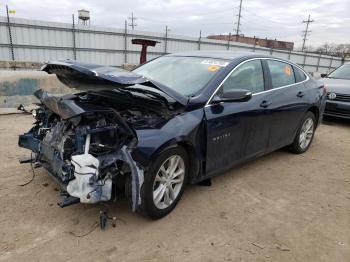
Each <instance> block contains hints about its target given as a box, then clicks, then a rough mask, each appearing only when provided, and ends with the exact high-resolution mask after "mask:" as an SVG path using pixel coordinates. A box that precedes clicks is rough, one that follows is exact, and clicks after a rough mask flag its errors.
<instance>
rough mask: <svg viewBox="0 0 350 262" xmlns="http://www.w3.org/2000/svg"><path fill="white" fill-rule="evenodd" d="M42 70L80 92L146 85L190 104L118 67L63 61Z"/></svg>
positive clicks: (178, 96)
mask: <svg viewBox="0 0 350 262" xmlns="http://www.w3.org/2000/svg"><path fill="white" fill-rule="evenodd" d="M41 70H42V71H45V72H47V73H48V74H56V76H57V78H58V79H59V80H60V81H61V82H62V83H63V84H65V85H67V86H68V87H71V88H76V89H80V90H101V89H105V90H106V89H116V88H123V87H127V86H131V85H135V84H144V85H147V86H151V87H154V88H156V89H158V90H160V91H162V92H163V93H165V94H166V95H168V96H170V97H171V98H173V99H175V100H176V101H177V102H179V103H180V104H182V105H186V104H187V102H188V97H186V96H183V95H181V94H179V93H178V92H176V91H174V90H173V89H171V88H169V87H167V86H164V85H163V84H161V83H158V82H156V81H153V80H152V79H147V78H145V77H143V76H142V75H139V74H136V73H133V72H129V71H126V70H123V69H120V68H116V67H109V66H102V65H94V64H85V63H80V62H77V61H74V60H63V61H54V62H48V63H47V64H45V65H44V66H43V67H42V68H41Z"/></svg>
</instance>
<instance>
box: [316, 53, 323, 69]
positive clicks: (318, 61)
mask: <svg viewBox="0 0 350 262" xmlns="http://www.w3.org/2000/svg"><path fill="white" fill-rule="evenodd" d="M321 56H322V54H320V55H319V56H318V60H317V66H316V72H318V69H319V67H320V62H321Z"/></svg>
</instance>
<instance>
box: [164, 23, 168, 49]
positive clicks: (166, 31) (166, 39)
mask: <svg viewBox="0 0 350 262" xmlns="http://www.w3.org/2000/svg"><path fill="white" fill-rule="evenodd" d="M167 45H168V26H165V37H164V54H165V55H166V53H167V49H168V47H167Z"/></svg>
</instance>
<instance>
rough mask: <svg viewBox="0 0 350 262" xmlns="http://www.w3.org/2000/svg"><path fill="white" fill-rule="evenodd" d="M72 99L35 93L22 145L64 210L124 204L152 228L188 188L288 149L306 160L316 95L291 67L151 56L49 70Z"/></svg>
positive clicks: (319, 92)
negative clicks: (121, 65)
mask: <svg viewBox="0 0 350 262" xmlns="http://www.w3.org/2000/svg"><path fill="white" fill-rule="evenodd" d="M42 70H43V71H45V72H47V73H49V74H56V76H57V77H58V79H59V80H60V81H62V82H63V83H64V84H66V85H67V86H69V87H71V88H74V89H75V91H76V92H75V93H74V92H73V93H74V94H67V95H64V96H61V97H57V96H51V95H49V94H48V93H46V92H44V91H42V90H38V91H36V92H35V94H34V95H35V96H36V97H37V98H38V99H39V101H40V103H39V104H38V105H39V107H38V108H37V109H36V110H33V112H32V113H33V116H34V118H35V123H34V126H33V127H32V129H31V130H30V131H29V132H27V133H25V134H23V135H20V137H19V146H21V147H24V148H27V149H30V150H32V151H33V152H34V154H32V157H31V158H30V159H29V160H28V161H27V162H31V163H32V164H34V165H35V166H36V167H43V168H45V169H46V170H47V171H48V173H49V175H50V176H52V178H53V179H54V180H55V181H56V182H57V183H58V184H59V185H60V186H61V188H62V192H63V195H64V196H65V198H64V199H63V200H62V201H61V202H60V203H59V205H60V206H61V207H65V206H68V205H71V204H74V203H97V202H101V201H109V200H111V199H116V196H118V195H122V196H124V197H126V198H127V199H128V200H129V202H130V205H131V208H132V210H133V211H137V212H139V213H141V214H143V215H146V216H148V217H150V218H153V219H157V218H161V217H163V216H165V215H167V214H168V213H169V212H171V211H172V210H173V209H174V208H175V206H176V204H177V203H178V201H179V200H180V198H181V195H182V193H183V191H184V187H185V185H186V184H188V183H190V184H195V183H199V182H201V181H203V180H206V179H208V178H210V177H212V176H214V175H216V174H219V173H222V172H223V171H225V170H227V169H229V168H231V167H233V166H235V165H237V164H239V163H242V162H245V161H248V160H250V159H253V158H256V157H259V156H261V155H264V154H267V153H269V152H271V151H274V150H277V149H279V148H283V147H288V148H289V149H290V150H291V151H292V152H294V153H297V154H300V153H304V152H305V151H307V150H308V148H309V146H310V144H311V142H312V140H313V136H314V133H315V129H316V127H317V126H318V124H319V123H320V121H321V118H322V113H323V110H324V106H325V94H326V91H325V89H324V86H323V85H322V84H320V83H319V82H317V81H315V80H314V79H313V78H312V77H310V76H309V74H307V73H306V72H305V71H304V70H303V69H302V68H300V67H299V66H298V65H295V64H293V63H291V62H289V61H286V60H282V59H279V58H274V57H271V56H265V55H259V54H256V53H237V52H228V51H227V52H218V51H206V52H204V51H197V52H187V53H179V54H170V55H166V56H162V57H159V58H156V59H154V60H152V61H150V62H148V63H146V64H144V65H141V66H140V67H138V68H136V69H135V70H133V71H132V72H126V71H122V70H120V69H116V68H112V67H104V66H99V65H90V64H83V63H78V62H76V61H70V60H67V61H58V62H49V63H47V64H46V65H45V66H44V67H43V68H42Z"/></svg>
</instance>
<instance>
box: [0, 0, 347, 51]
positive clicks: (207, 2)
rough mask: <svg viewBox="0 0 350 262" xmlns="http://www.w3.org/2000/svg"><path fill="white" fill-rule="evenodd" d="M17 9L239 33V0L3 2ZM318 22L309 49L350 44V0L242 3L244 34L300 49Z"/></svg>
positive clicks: (40, 16) (33, 15)
mask: <svg viewBox="0 0 350 262" xmlns="http://www.w3.org/2000/svg"><path fill="white" fill-rule="evenodd" d="M6 4H8V5H9V7H10V9H14V10H16V14H14V15H13V16H15V17H21V18H29V19H37V20H49V21H56V22H68V23H69V22H71V14H72V13H75V14H76V13H77V10H78V9H81V8H84V9H87V10H90V12H91V25H95V26H108V27H119V28H121V27H123V26H124V21H125V19H126V18H127V17H129V16H130V15H131V12H134V15H135V17H137V21H136V22H137V27H136V29H138V30H146V31H156V32H161V31H165V26H166V25H168V26H169V28H170V29H171V33H173V34H182V35H191V36H198V34H199V30H202V34H203V35H209V34H220V33H222V34H224V33H228V32H235V29H234V28H235V27H236V24H234V23H235V22H237V14H238V6H239V0H191V1H190V0H188V1H186V0H151V1H147V0H142V1H141V0H124V1H117V0H103V1H102V0H71V1H69V0H40V1H39V0H0V13H1V15H5V5H6ZM309 14H310V15H311V19H313V20H315V22H314V23H312V24H310V30H312V32H311V34H310V36H309V37H308V38H309V40H308V42H307V45H310V44H311V45H314V46H317V45H320V44H322V43H324V42H332V43H350V0H289V1H284V0H243V7H242V16H243V17H242V20H241V24H242V25H241V33H242V34H245V35H247V36H254V35H255V36H258V37H262V38H265V37H268V38H277V39H279V40H285V41H292V42H294V43H295V45H296V46H297V47H298V46H300V45H301V40H302V32H301V31H302V30H304V29H305V24H302V23H301V22H302V20H305V19H307V16H308V15H309Z"/></svg>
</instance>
